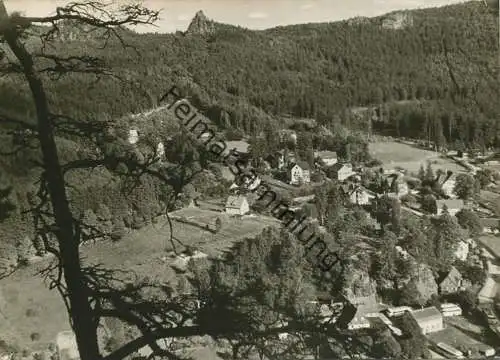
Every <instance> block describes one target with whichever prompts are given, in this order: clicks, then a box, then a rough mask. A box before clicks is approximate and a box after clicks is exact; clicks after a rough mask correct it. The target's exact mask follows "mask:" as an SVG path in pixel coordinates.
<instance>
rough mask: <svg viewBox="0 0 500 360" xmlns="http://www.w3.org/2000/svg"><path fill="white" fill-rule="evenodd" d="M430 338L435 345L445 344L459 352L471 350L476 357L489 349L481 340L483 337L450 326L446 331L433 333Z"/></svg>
mask: <svg viewBox="0 0 500 360" xmlns="http://www.w3.org/2000/svg"><path fill="white" fill-rule="evenodd" d="M429 338H430V339H431V340H432V341H433V342H435V343H439V342H443V343H445V344H448V345H451V346H453V347H454V348H456V349H458V350H461V349H464V350H465V349H467V350H471V351H472V352H473V354H475V355H478V352H479V350H481V349H484V348H485V347H487V345H485V344H484V343H482V342H481V341H480V340H479V339H481V335H479V334H475V333H474V332H468V331H467V332H464V331H461V330H458V329H457V328H455V327H454V326H448V327H447V328H445V329H444V330H441V331H438V332H435V333H432V334H431V335H429Z"/></svg>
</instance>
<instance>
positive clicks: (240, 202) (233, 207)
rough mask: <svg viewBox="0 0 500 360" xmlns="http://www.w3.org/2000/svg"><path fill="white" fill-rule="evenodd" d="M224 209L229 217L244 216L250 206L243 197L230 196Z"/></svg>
mask: <svg viewBox="0 0 500 360" xmlns="http://www.w3.org/2000/svg"><path fill="white" fill-rule="evenodd" d="M225 209H226V213H228V214H229V215H245V214H247V213H248V212H249V211H250V206H249V205H248V200H247V198H246V197H245V196H242V195H238V196H234V195H231V196H229V197H228V198H227V201H226V207H225Z"/></svg>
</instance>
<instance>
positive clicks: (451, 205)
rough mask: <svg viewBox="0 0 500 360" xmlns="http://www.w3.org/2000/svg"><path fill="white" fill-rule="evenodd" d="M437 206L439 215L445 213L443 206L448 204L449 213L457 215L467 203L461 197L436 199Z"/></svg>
mask: <svg viewBox="0 0 500 360" xmlns="http://www.w3.org/2000/svg"><path fill="white" fill-rule="evenodd" d="M436 206H437V214H438V215H441V214H442V213H443V208H444V207H445V206H446V208H448V213H449V214H450V215H451V216H455V215H456V213H457V212H459V211H460V210H462V209H463V208H464V207H465V203H464V201H463V200H460V199H450V200H436Z"/></svg>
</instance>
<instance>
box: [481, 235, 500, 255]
mask: <svg viewBox="0 0 500 360" xmlns="http://www.w3.org/2000/svg"><path fill="white" fill-rule="evenodd" d="M479 241H480V242H481V244H483V245H484V247H486V248H487V249H488V250H489V251H490V252H491V253H492V254H493V255H495V256H496V257H497V258H499V259H500V237H497V236H493V235H485V236H481V237H479Z"/></svg>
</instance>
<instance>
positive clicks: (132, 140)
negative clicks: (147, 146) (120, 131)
mask: <svg viewBox="0 0 500 360" xmlns="http://www.w3.org/2000/svg"><path fill="white" fill-rule="evenodd" d="M138 141H139V132H138V131H137V130H135V129H130V130H129V132H128V142H129V144H132V145H134V144H136V143H137V142H138Z"/></svg>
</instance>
